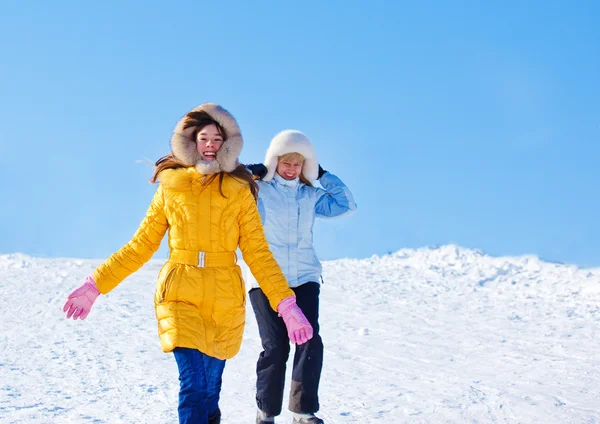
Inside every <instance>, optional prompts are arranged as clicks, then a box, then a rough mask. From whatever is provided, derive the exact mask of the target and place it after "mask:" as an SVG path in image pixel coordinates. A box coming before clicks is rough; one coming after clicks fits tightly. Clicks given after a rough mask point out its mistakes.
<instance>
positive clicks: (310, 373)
mask: <svg viewBox="0 0 600 424" xmlns="http://www.w3.org/2000/svg"><path fill="white" fill-rule="evenodd" d="M292 290H294V292H295V293H296V303H297V304H298V306H299V307H300V309H302V312H304V315H306V318H308V321H309V322H310V324H311V325H312V327H313V329H314V335H313V338H312V339H310V340H309V341H308V342H306V343H304V344H301V345H296V352H295V354H294V367H293V370H292V386H291V391H290V404H289V409H290V411H292V412H299V413H305V414H310V413H315V412H317V411H318V410H319V395H318V391H319V380H320V379H321V369H322V367H323V342H322V340H321V336H320V335H319V292H320V286H319V284H318V283H305V284H302V285H301V286H299V287H296V288H293V289H292ZM249 297H250V302H251V303H252V308H253V309H254V315H255V316H256V321H257V323H258V331H259V333H260V339H261V341H262V346H263V349H264V351H263V352H261V354H260V355H259V357H258V362H257V364H256V376H257V378H256V403H257V405H258V408H259V409H260V410H261V411H264V412H266V413H267V414H269V415H279V414H281V405H282V403H283V387H284V384H285V368H286V362H287V360H288V357H289V354H290V340H289V338H288V334H287V329H286V327H285V323H284V322H283V319H281V318H280V317H279V316H278V314H277V312H275V311H273V309H271V306H270V305H269V301H268V299H267V297H266V296H265V294H264V293H263V291H262V290H261V289H252V290H250V293H249Z"/></svg>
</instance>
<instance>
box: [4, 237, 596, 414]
mask: <svg viewBox="0 0 600 424" xmlns="http://www.w3.org/2000/svg"><path fill="white" fill-rule="evenodd" d="M100 262H101V261H100V260H78V259H62V258H61V259H39V258H32V257H28V256H24V255H21V254H10V255H2V256H0V292H1V294H2V296H1V297H0V325H1V326H2V332H1V333H0V422H2V423H57V422H60V423H87V422H90V423H174V422H176V421H177V414H176V409H177V391H178V384H179V382H178V380H177V367H176V365H175V361H174V359H173V357H172V355H166V354H163V353H162V352H161V351H160V348H159V343H158V338H157V335H156V322H155V318H154V311H153V306H152V296H153V291H154V283H155V280H156V276H157V274H158V270H159V268H160V267H161V265H162V263H163V261H162V260H153V261H151V262H149V263H148V264H147V265H146V266H145V267H144V268H142V270H140V271H139V272H138V273H136V274H134V275H133V276H131V277H130V278H128V279H127V280H126V281H125V282H123V283H122V284H121V285H120V286H119V287H117V289H115V290H114V291H113V292H111V293H110V294H109V295H108V296H106V297H104V296H103V297H101V298H100V299H99V300H98V302H97V303H96V305H95V306H94V308H93V310H92V312H91V314H90V316H89V317H88V319H87V320H86V321H83V322H80V321H76V322H75V321H71V320H66V319H65V318H64V315H63V313H62V311H61V308H62V305H63V302H64V299H65V297H66V295H67V294H68V293H69V292H70V291H71V290H72V289H73V288H75V287H76V286H78V285H79V284H81V282H82V281H83V279H84V277H85V276H86V275H88V274H89V273H90V272H91V271H92V270H93V269H94V267H96V266H97V265H99V264H100ZM323 279H324V281H325V284H324V286H323V287H322V292H321V293H322V297H321V299H322V304H321V312H322V313H321V316H322V317H321V327H322V335H323V339H324V343H325V365H324V370H323V378H322V383H321V405H322V411H321V413H320V415H321V416H322V417H323V418H324V419H325V421H326V422H327V423H382V424H383V423H385V424H395V423H466V422H468V423H494V422H499V423H600V353H598V352H600V348H599V347H598V346H599V342H600V331H599V330H600V269H580V268H577V267H575V266H569V265H561V264H551V263H546V262H543V261H541V260H539V259H537V258H536V257H514V258H508V257H507V258H494V257H489V256H487V255H485V254H482V253H481V252H478V251H473V250H468V249H463V248H460V247H457V246H452V245H451V246H442V247H439V248H423V249H418V250H401V251H399V252H397V253H394V254H391V255H387V256H383V257H376V256H374V257H372V258H367V259H343V260H337V261H330V262H325V263H324V275H323ZM248 306H249V305H248ZM259 352H260V340H259V337H258V331H257V328H256V324H255V323H254V317H253V316H252V313H251V311H250V308H249V310H248V325H247V328H246V333H245V340H244V343H243V346H242V350H241V352H240V354H239V355H238V356H237V357H236V358H234V359H233V360H231V361H228V363H227V366H226V370H225V376H224V383H223V396H222V401H221V408H222V410H223V423H224V424H225V423H228V424H249V423H253V422H254V415H255V405H254V388H253V386H254V369H255V361H256V357H257V355H258V353H259ZM277 422H280V423H290V422H291V414H289V413H287V412H286V413H284V414H282V416H281V417H280V418H279V420H278V421H277Z"/></svg>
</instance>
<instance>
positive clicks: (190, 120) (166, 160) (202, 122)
mask: <svg viewBox="0 0 600 424" xmlns="http://www.w3.org/2000/svg"><path fill="white" fill-rule="evenodd" d="M184 119H185V121H184V123H183V129H184V130H185V129H187V128H190V127H195V129H194V132H193V133H192V135H191V139H192V141H193V142H194V143H196V137H197V135H198V132H199V131H201V130H202V128H204V127H206V126H207V125H214V126H216V127H217V131H219V133H220V134H221V135H222V136H223V142H225V141H227V132H225V128H223V126H222V125H221V124H219V123H218V122H217V121H215V120H214V119H213V118H212V116H210V115H209V114H208V113H206V112H204V111H201V110H200V111H195V112H189V113H188V114H186V115H185V118H184ZM155 165H156V168H155V169H154V174H153V175H152V179H151V180H150V182H152V183H156V182H157V180H158V174H160V172H161V171H164V170H165V169H177V168H186V167H187V166H188V165H185V164H184V163H182V162H181V161H179V160H178V159H177V158H176V157H175V155H173V153H169V154H167V155H165V156H163V157H161V158H160V159H158V160H157V161H156V164H155ZM224 174H229V175H230V176H231V177H233V178H235V179H236V180H238V181H240V180H241V181H243V182H245V183H246V184H247V185H248V186H249V188H250V192H251V193H252V196H254V200H257V199H258V185H257V184H256V182H255V181H254V179H253V178H252V174H251V173H250V171H248V170H247V169H246V167H245V166H243V165H239V166H238V167H237V168H235V169H234V170H233V171H231V172H219V173H217V174H213V175H211V176H210V177H209V178H208V180H207V181H206V184H210V183H211V182H212V181H213V180H214V179H215V178H217V176H219V191H220V192H221V195H222V196H223V197H227V196H225V194H224V193H223V178H224V176H225V175H224Z"/></svg>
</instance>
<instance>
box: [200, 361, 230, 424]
mask: <svg viewBox="0 0 600 424" xmlns="http://www.w3.org/2000/svg"><path fill="white" fill-rule="evenodd" d="M203 359H204V369H205V372H206V393H207V394H206V411H207V412H208V418H209V421H210V422H215V421H216V419H217V417H218V416H220V415H221V410H220V409H219V399H220V397H221V386H222V384H223V371H224V369H225V361H224V360H222V359H217V358H213V357H212V356H208V355H204V354H203Z"/></svg>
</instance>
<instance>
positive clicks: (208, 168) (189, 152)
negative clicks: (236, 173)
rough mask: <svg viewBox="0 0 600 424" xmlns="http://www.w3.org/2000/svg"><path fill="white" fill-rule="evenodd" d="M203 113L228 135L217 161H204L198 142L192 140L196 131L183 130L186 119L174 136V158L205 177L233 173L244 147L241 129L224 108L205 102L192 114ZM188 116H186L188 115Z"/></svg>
mask: <svg viewBox="0 0 600 424" xmlns="http://www.w3.org/2000/svg"><path fill="white" fill-rule="evenodd" d="M198 111H204V112H206V113H208V114H209V115H210V116H211V118H213V119H214V120H215V121H217V122H218V123H219V125H221V126H222V127H223V128H224V129H225V132H226V133H227V140H225V142H224V143H223V145H222V146H221V148H220V149H219V151H218V152H217V158H216V160H215V161H214V162H208V161H205V160H202V158H201V156H200V153H198V151H197V150H196V140H192V133H193V131H194V129H193V128H188V129H186V130H185V131H184V130H183V125H184V123H185V116H184V117H183V118H181V119H180V120H179V122H178V123H177V125H176V126H175V130H173V136H172V137H171V150H172V152H173V155H175V157H176V158H177V159H179V160H180V161H181V162H182V163H184V164H185V165H188V166H191V165H194V166H195V167H196V169H197V170H198V172H201V173H202V174H216V173H218V172H221V171H224V172H232V171H233V170H234V169H235V168H237V166H238V165H239V162H238V158H239V156H240V152H241V151H242V146H243V144H244V142H243V140H242V134H241V132H240V127H239V126H238V123H237V121H236V120H235V118H234V117H233V116H232V115H231V114H230V113H229V112H228V111H227V110H225V109H224V108H223V107H221V106H219V105H217V104H214V103H204V104H202V105H200V106H198V107H196V108H194V109H192V110H191V111H190V112H198ZM186 115H187V114H186Z"/></svg>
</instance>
